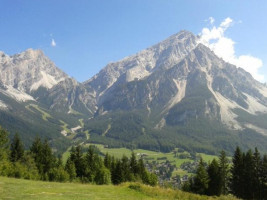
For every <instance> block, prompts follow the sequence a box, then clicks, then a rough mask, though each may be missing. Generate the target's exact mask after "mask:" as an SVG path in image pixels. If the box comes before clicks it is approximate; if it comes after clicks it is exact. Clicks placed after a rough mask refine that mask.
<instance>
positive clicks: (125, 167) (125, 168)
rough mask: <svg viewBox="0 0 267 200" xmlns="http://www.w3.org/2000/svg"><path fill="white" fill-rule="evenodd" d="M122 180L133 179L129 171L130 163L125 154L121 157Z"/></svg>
mask: <svg viewBox="0 0 267 200" xmlns="http://www.w3.org/2000/svg"><path fill="white" fill-rule="evenodd" d="M121 170H122V182H126V181H133V180H132V179H133V176H131V172H130V164H129V159H128V157H127V156H125V155H123V156H122V158H121Z"/></svg>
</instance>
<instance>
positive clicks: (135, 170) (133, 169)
mask: <svg viewBox="0 0 267 200" xmlns="http://www.w3.org/2000/svg"><path fill="white" fill-rule="evenodd" d="M130 169H131V172H132V173H133V174H134V175H136V174H137V173H138V164H137V160H136V155H135V153H134V152H132V155H131V158H130Z"/></svg>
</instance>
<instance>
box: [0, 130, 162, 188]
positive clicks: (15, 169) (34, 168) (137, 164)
mask: <svg viewBox="0 0 267 200" xmlns="http://www.w3.org/2000/svg"><path fill="white" fill-rule="evenodd" d="M0 176H8V177H15V178H24V179H32V180H43V181H58V182H66V181H70V182H72V181H75V182H83V183H93V184H111V183H112V184H120V183H122V182H126V181H139V182H143V183H145V184H149V185H153V186H154V185H156V184H157V182H158V180H157V176H156V175H155V174H153V173H149V172H148V171H147V170H146V168H145V165H144V162H143V160H142V159H137V157H136V155H135V154H134V153H132V155H131V157H130V158H128V157H126V156H123V157H122V158H121V159H116V158H114V157H113V156H111V155H109V154H106V155H105V156H104V158H103V157H101V156H100V155H99V153H98V151H97V149H96V147H95V146H92V145H90V146H89V147H88V149H87V150H86V152H85V153H84V151H83V150H82V147H81V146H80V145H78V146H76V147H72V148H71V150H70V156H69V157H68V159H67V161H66V163H65V164H63V161H62V159H61V158H58V157H56V156H55V155H54V154H53V152H52V149H51V147H50V146H49V143H48V141H47V140H44V141H42V140H41V139H40V138H39V137H37V138H35V140H34V141H33V143H32V145H31V146H30V149H29V150H28V151H25V149H24V145H23V143H22V141H21V139H20V137H19V135H18V134H15V136H14V138H13V139H12V141H11V143H9V140H8V132H7V131H5V130H4V129H2V128H1V127H0Z"/></svg>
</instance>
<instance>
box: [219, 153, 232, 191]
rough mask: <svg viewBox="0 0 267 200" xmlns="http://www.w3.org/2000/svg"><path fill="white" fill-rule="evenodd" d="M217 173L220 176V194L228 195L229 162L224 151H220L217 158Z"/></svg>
mask: <svg viewBox="0 0 267 200" xmlns="http://www.w3.org/2000/svg"><path fill="white" fill-rule="evenodd" d="M219 171H220V176H221V187H222V194H224V195H225V194H227V193H228V186H229V180H230V168H229V160H228V158H227V157H226V154H225V152H224V151H221V153H220V157H219Z"/></svg>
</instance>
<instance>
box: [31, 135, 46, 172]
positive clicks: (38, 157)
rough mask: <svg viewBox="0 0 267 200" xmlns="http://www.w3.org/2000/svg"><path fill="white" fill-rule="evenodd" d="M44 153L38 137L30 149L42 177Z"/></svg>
mask: <svg viewBox="0 0 267 200" xmlns="http://www.w3.org/2000/svg"><path fill="white" fill-rule="evenodd" d="M42 151H43V144H42V141H41V139H40V137H36V138H35V139H34V141H33V143H32V145H31V147H30V152H31V154H32V155H33V158H34V161H35V163H36V167H37V169H38V171H39V174H40V175H41V174H43V164H42Z"/></svg>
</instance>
